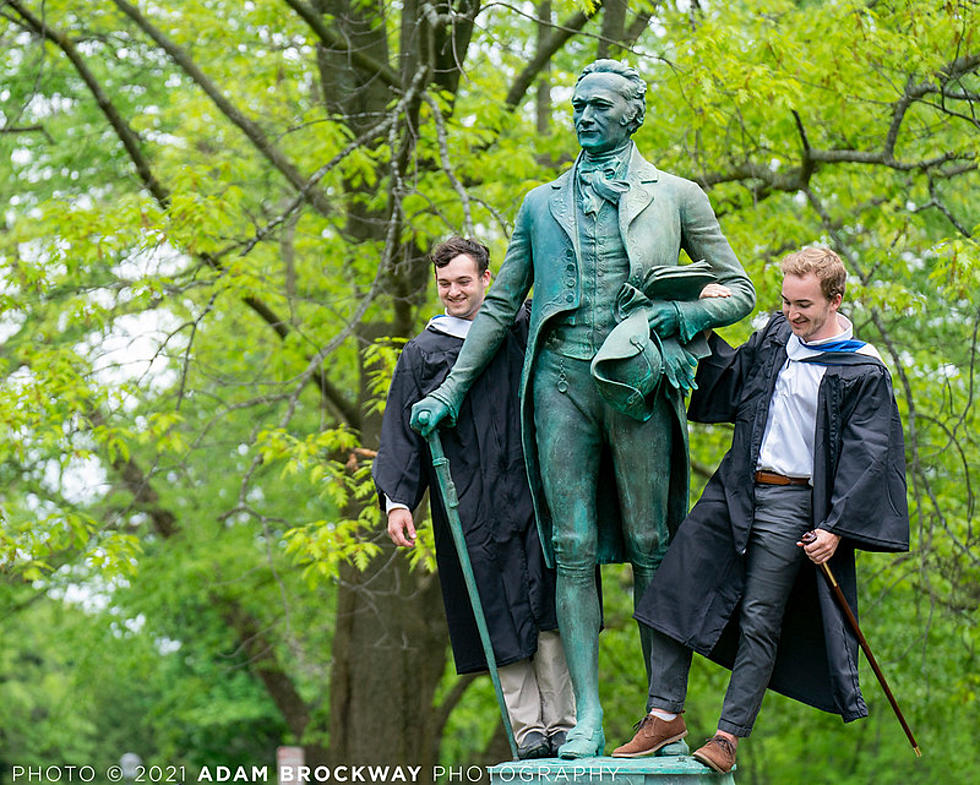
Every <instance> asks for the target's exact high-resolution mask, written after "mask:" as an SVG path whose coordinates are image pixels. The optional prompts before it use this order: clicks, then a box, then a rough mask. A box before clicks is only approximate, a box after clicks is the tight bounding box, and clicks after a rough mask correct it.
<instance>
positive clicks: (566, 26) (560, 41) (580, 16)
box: [504, 2, 602, 109]
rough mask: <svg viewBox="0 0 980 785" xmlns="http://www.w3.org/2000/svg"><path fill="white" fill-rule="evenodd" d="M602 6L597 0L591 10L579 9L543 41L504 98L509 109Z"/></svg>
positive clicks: (544, 22)
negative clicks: (583, 10)
mask: <svg viewBox="0 0 980 785" xmlns="http://www.w3.org/2000/svg"><path fill="white" fill-rule="evenodd" d="M601 7H602V3H600V2H597V3H596V4H595V6H594V7H593V9H592V10H591V11H587V12H582V11H579V12H578V13H576V14H575V15H574V16H572V17H571V18H569V19H567V20H566V21H565V22H564V23H563V24H559V25H557V26H556V27H555V29H554V31H553V32H552V34H551V35H550V36H548V38H547V39H545V41H544V42H542V45H541V46H540V47H539V48H538V51H537V52H535V55H534V57H533V58H532V60H531V62H530V63H528V64H527V65H526V66H525V67H524V69H523V70H522V71H521V72H520V73H519V74H518V75H517V77H516V78H515V79H514V82H513V84H512V85H511V87H510V90H508V91H507V98H506V99H504V103H506V104H507V107H508V108H509V109H516V108H517V105H518V104H519V103H520V102H521V99H522V98H523V97H524V94H525V93H526V92H527V90H528V88H529V87H530V86H531V84H532V83H533V82H534V80H535V79H537V77H538V74H539V73H540V72H541V71H542V69H543V68H544V67H545V66H546V65H548V63H549V62H550V61H551V58H552V57H553V56H554V55H555V53H556V52H557V51H558V50H559V49H561V48H562V47H563V46H564V45H565V44H566V43H567V42H568V40H569V39H570V38H571V37H572V36H573V35H575V34H576V33H579V32H581V30H582V28H583V27H585V24H586V22H588V21H589V20H590V19H591V18H592V17H594V16H595V15H596V14H597V13H598V11H599V9H600V8H601ZM538 21H539V23H540V24H550V22H549V21H548V20H538Z"/></svg>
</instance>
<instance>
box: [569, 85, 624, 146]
mask: <svg viewBox="0 0 980 785" xmlns="http://www.w3.org/2000/svg"><path fill="white" fill-rule="evenodd" d="M627 84H628V82H626V80H625V79H624V78H623V77H621V76H620V75H619V74H610V73H602V72H600V73H595V74H589V75H588V76H586V77H585V78H584V79H582V81H581V82H579V83H578V85H577V86H576V87H575V95H574V96H572V119H573V120H574V121H575V132H576V133H577V134H578V143H579V144H580V145H581V146H582V149H583V150H587V151H589V152H590V153H604V152H607V151H609V150H615V149H616V148H617V147H619V146H620V145H622V144H623V143H624V142H626V140H627V139H629V138H630V136H631V135H632V130H631V126H632V123H631V122H630V121H629V120H628V119H627V118H631V117H632V113H633V107H632V106H631V104H630V101H629V99H627V98H626V97H625V96H624V95H623V92H624V91H625V89H626V86H627Z"/></svg>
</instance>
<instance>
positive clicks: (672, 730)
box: [613, 714, 687, 758]
mask: <svg viewBox="0 0 980 785" xmlns="http://www.w3.org/2000/svg"><path fill="white" fill-rule="evenodd" d="M635 727H636V735H635V736H633V739H632V740H631V741H629V742H627V743H626V744H624V745H623V746H622V747H617V748H616V749H614V750H613V757H614V758H639V757H640V756H641V755H652V754H653V753H655V752H656V751H657V750H659V749H660V748H661V747H666V746H667V745H668V744H673V743H674V742H675V741H680V740H681V739H683V738H684V737H685V736H686V735H687V726H686V725H685V724H684V718H683V717H682V716H681V715H679V714H678V715H677V716H676V717H674V719H672V720H670V721H669V722H668V721H667V720H662V719H660V717H654V716H651V715H650V714H647V715H646V716H645V717H644V718H643V719H642V720H640V721H639V722H638V723H636V726H635Z"/></svg>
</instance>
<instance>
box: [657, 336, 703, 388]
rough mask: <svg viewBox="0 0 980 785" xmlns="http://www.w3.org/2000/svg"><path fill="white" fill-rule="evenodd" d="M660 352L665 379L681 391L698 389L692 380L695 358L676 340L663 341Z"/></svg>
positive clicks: (695, 365) (695, 369) (695, 368)
mask: <svg viewBox="0 0 980 785" xmlns="http://www.w3.org/2000/svg"><path fill="white" fill-rule="evenodd" d="M661 352H662V354H663V358H664V375H665V376H666V377H667V381H668V382H670V383H671V384H672V385H673V386H674V387H676V388H677V389H678V390H680V391H681V392H686V391H687V390H696V389H698V386H697V384H696V383H695V381H694V374H695V372H696V371H697V368H698V361H697V358H696V357H695V356H694V355H693V354H691V353H690V352H688V351H687V350H686V349H684V347H683V346H681V345H680V344H679V343H677V341H664V343H663V346H662V347H661Z"/></svg>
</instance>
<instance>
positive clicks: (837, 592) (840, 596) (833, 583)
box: [800, 532, 922, 758]
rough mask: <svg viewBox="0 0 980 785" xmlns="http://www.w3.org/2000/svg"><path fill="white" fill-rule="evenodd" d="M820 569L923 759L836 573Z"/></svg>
mask: <svg viewBox="0 0 980 785" xmlns="http://www.w3.org/2000/svg"><path fill="white" fill-rule="evenodd" d="M800 539H801V540H802V541H803V543H804V544H806V545H809V544H810V543H811V542H813V541H814V540H816V539H817V535H816V534H815V533H813V532H807V533H806V534H804V535H803V536H802V537H801V538H800ZM820 569H821V570H822V571H823V574H824V576H825V577H826V578H827V580H828V581H829V582H830V587H831V588H832V589H833V590H834V596H835V597H836V598H837V603H838V604H839V605H840V607H841V610H842V611H844V615H845V616H846V617H847V621H848V622H849V623H850V625H851V629H852V630H854V634H855V635H857V639H858V643H860V644H861V648H862V649H863V650H864V653H865V656H867V658H868V662H870V663H871V670H873V671H874V672H875V676H877V677H878V683H879V684H880V685H881V688H882V689H883V690H884V691H885V697H887V698H888V702H889V703H891V705H892V709H893V710H894V712H895V716H896V717H898V721H899V722H900V723H902V730H904V731H905V735H906V736H908V739H909V744H911V745H912V749H913V750H914V751H915V756H916V757H917V758H921V757H922V753H921V752H920V751H919V745H918V744H916V742H915V736H913V735H912V729H911V728H909V724H908V723H907V722H906V721H905V717H904V716H903V715H902V710H901V709H900V708H898V701H897V700H895V696H894V695H892V691H891V690H890V689H889V688H888V682H887V681H885V674H884V673H882V672H881V668H879V667H878V661H877V660H876V659H875V656H874V654H872V653H871V647H870V646H869V645H868V641H867V640H866V639H865V637H864V635H862V634H861V628H860V627H858V622H857V619H856V618H855V616H854V612H853V611H852V610H851V606H850V605H848V604H847V598H846V597H844V592H842V591H841V588H840V586H839V585H838V584H837V579H836V578H834V573H832V572H831V571H830V567H828V566H827V562H824V563H823V564H821V565H820Z"/></svg>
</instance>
